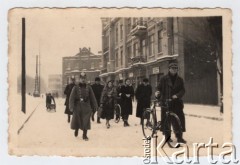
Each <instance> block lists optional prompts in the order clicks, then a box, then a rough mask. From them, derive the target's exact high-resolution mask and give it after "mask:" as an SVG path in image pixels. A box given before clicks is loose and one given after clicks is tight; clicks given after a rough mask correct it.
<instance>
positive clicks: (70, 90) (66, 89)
mask: <svg viewBox="0 0 240 165" xmlns="http://www.w3.org/2000/svg"><path fill="white" fill-rule="evenodd" d="M74 86H75V84H74V83H71V84H68V85H67V86H66V88H65V90H64V94H65V95H66V100H65V103H64V105H65V106H66V108H65V112H64V113H65V114H69V115H72V112H71V111H70V109H69V98H70V94H71V92H72V89H73V87H74Z"/></svg>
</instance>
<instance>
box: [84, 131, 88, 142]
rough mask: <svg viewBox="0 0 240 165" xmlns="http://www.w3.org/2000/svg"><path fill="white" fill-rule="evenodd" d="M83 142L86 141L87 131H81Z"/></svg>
mask: <svg viewBox="0 0 240 165" xmlns="http://www.w3.org/2000/svg"><path fill="white" fill-rule="evenodd" d="M83 140H85V141H88V137H87V130H83Z"/></svg>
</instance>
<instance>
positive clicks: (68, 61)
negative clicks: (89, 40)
mask: <svg viewBox="0 0 240 165" xmlns="http://www.w3.org/2000/svg"><path fill="white" fill-rule="evenodd" d="M101 65H102V64H101V56H100V55H95V54H93V53H92V52H91V48H86V47H84V48H80V49H79V52H78V53H77V54H76V55H75V56H69V57H63V60H62V75H63V76H62V84H63V86H62V88H63V91H64V89H65V87H66V85H67V83H68V81H69V79H70V78H71V76H75V78H76V79H78V78H79V75H80V73H81V72H82V71H84V72H85V73H86V74H87V80H88V81H89V82H90V83H92V82H94V79H95V77H97V76H99V74H100V68H101Z"/></svg>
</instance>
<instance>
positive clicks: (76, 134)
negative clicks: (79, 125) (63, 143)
mask: <svg viewBox="0 0 240 165" xmlns="http://www.w3.org/2000/svg"><path fill="white" fill-rule="evenodd" d="M74 136H75V137H77V136H78V129H75V132H74Z"/></svg>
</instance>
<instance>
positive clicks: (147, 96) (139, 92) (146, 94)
mask: <svg viewBox="0 0 240 165" xmlns="http://www.w3.org/2000/svg"><path fill="white" fill-rule="evenodd" d="M135 96H136V99H137V113H136V116H137V117H139V118H141V117H142V114H143V111H144V109H146V108H150V104H151V96H152V87H151V85H149V84H148V85H146V86H145V85H143V84H140V85H139V86H138V87H137V89H136V93H135Z"/></svg>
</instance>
